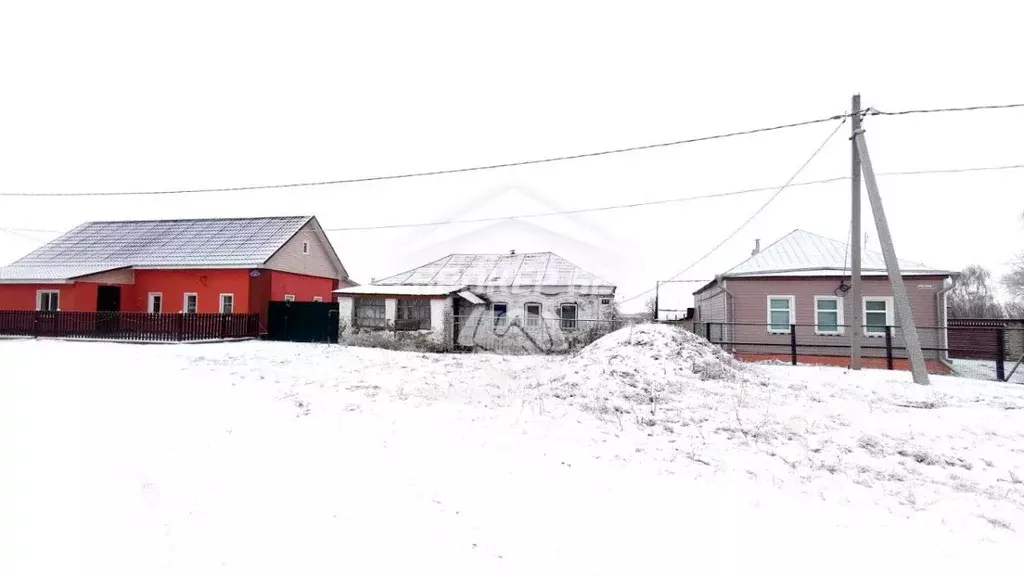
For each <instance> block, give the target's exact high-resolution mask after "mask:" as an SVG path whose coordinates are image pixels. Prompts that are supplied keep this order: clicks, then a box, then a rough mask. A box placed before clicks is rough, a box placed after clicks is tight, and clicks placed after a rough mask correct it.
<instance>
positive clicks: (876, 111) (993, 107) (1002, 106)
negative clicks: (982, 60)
mask: <svg viewBox="0 0 1024 576" xmlns="http://www.w3.org/2000/svg"><path fill="white" fill-rule="evenodd" d="M1008 108H1024V103H1019V104H989V105H985V106H961V107H954V108H918V109H914V110H898V111H896V112H886V111H884V110H879V109H878V108H875V107H871V108H869V109H868V110H867V111H866V114H867V115H868V116H906V115H908V114H937V113H944V112H973V111H976V110H1006V109H1008Z"/></svg>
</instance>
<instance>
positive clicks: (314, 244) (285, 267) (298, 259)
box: [265, 222, 343, 280]
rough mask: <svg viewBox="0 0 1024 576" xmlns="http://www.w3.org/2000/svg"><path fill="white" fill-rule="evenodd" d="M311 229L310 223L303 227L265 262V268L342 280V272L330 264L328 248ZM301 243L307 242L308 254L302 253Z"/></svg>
mask: <svg viewBox="0 0 1024 576" xmlns="http://www.w3.org/2000/svg"><path fill="white" fill-rule="evenodd" d="M313 228H314V227H313V223H312V222H310V223H307V224H306V225H305V226H303V227H302V229H301V230H299V233H298V234H296V235H295V236H293V237H292V238H291V240H289V241H288V242H286V243H285V245H284V246H282V247H281V249H280V250H278V251H277V253H276V254H274V255H273V256H271V257H270V260H267V264H266V266H265V267H266V268H269V269H271V270H280V271H282V272H292V273H294V274H304V275H306V276H319V277H321V278H334V279H337V280H340V279H342V278H343V272H342V271H341V270H339V269H338V268H337V267H336V266H335V264H334V262H332V260H331V257H330V255H329V251H328V248H327V247H326V246H325V245H324V243H323V242H321V241H320V235H319V234H317V233H315V232H314V231H313ZM303 242H309V254H303V253H302V243H303Z"/></svg>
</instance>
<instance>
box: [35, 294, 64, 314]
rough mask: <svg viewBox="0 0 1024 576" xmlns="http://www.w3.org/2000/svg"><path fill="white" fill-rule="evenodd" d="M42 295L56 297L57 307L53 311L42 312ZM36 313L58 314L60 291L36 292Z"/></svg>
mask: <svg viewBox="0 0 1024 576" xmlns="http://www.w3.org/2000/svg"><path fill="white" fill-rule="evenodd" d="M43 294H47V295H49V296H50V299H51V300H52V299H53V295H54V294H56V295H57V307H56V309H54V310H43ZM36 312H60V290H36Z"/></svg>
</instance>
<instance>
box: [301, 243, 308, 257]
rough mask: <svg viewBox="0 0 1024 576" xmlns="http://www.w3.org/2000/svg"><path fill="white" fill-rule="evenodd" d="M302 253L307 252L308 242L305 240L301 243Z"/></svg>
mask: <svg viewBox="0 0 1024 576" xmlns="http://www.w3.org/2000/svg"><path fill="white" fill-rule="evenodd" d="M302 253H303V254H309V242H305V241H304V242H303V243H302Z"/></svg>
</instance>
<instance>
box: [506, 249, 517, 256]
mask: <svg viewBox="0 0 1024 576" xmlns="http://www.w3.org/2000/svg"><path fill="white" fill-rule="evenodd" d="M508 255H509V256H515V255H516V250H515V248H513V249H512V250H509V251H508Z"/></svg>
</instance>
